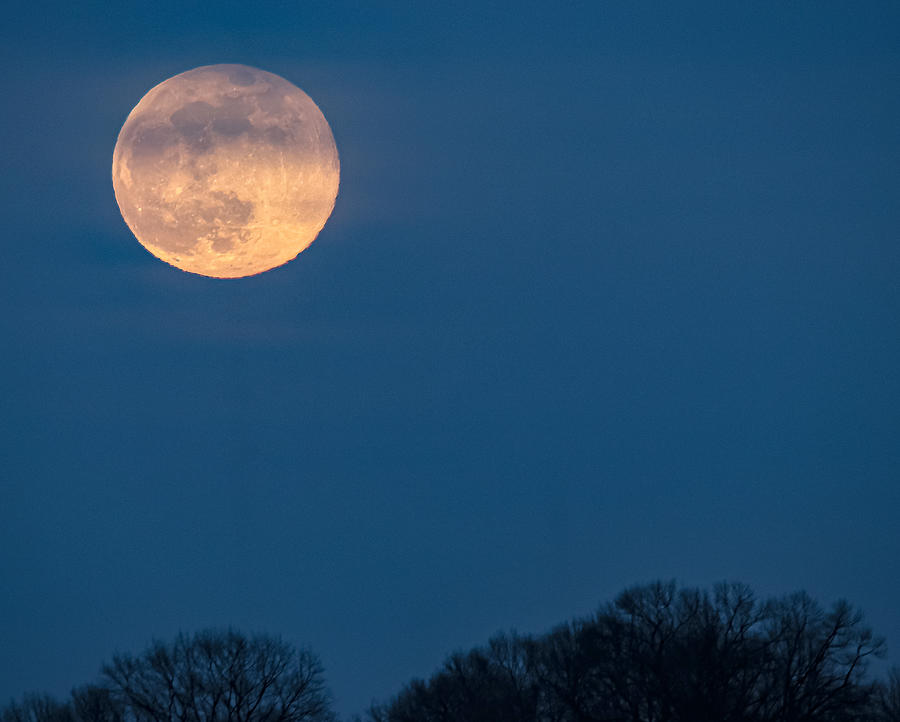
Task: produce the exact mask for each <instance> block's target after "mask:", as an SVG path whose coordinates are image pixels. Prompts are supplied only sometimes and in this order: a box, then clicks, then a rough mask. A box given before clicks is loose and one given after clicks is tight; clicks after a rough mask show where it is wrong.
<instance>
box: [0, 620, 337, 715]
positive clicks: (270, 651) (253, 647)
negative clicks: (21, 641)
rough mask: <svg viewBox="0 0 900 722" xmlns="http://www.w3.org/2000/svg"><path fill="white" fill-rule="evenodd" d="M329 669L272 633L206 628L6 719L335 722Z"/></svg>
mask: <svg viewBox="0 0 900 722" xmlns="http://www.w3.org/2000/svg"><path fill="white" fill-rule="evenodd" d="M334 719H335V717H334V715H333V714H332V712H331V702H330V698H329V695H328V693H327V691H326V689H325V684H324V681H323V676H322V666H321V664H320V663H319V661H318V659H317V658H316V657H315V656H314V655H313V654H312V653H311V652H308V651H306V650H297V649H295V648H294V647H292V646H291V645H289V644H287V643H285V642H283V641H281V640H279V639H276V638H273V637H267V636H262V635H260V636H254V637H246V636H244V635H242V634H240V633H238V632H236V631H233V630H228V631H226V632H218V631H205V632H200V633H198V634H195V635H193V636H185V635H181V636H179V637H178V638H177V639H176V640H175V641H174V643H172V644H164V643H162V642H156V643H154V644H153V645H151V646H150V648H149V649H147V650H146V651H145V652H144V653H143V654H141V655H139V656H137V657H133V656H131V655H127V654H126V655H118V656H116V657H114V658H113V660H112V662H111V663H109V664H107V665H105V666H104V667H103V670H102V677H101V682H100V684H98V685H88V686H85V687H81V688H79V689H76V690H75V691H74V692H73V693H72V697H71V699H70V700H69V701H68V702H66V703H59V702H56V701H54V700H53V699H51V698H49V697H46V696H33V695H32V696H26V697H25V698H24V699H23V701H22V703H21V704H11V705H9V706H8V707H7V708H6V709H5V710H4V711H3V713H2V718H0V722H332V721H333V720H334Z"/></svg>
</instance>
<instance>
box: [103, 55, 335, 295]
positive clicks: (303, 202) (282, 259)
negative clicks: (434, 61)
mask: <svg viewBox="0 0 900 722" xmlns="http://www.w3.org/2000/svg"><path fill="white" fill-rule="evenodd" d="M112 176H113V189H114V190H115V194H116V201H117V202H118V204H119V209H120V210H121V212H122V217H123V218H124V219H125V222H126V223H127V224H128V227H129V228H131V230H132V231H133V232H134V235H135V236H136V237H137V239H138V240H139V241H140V242H141V244H142V245H143V246H144V247H145V248H146V249H147V250H148V251H150V253H152V254H153V255H154V256H156V257H158V258H160V259H162V260H163V261H165V262H166V263H170V264H172V265H173V266H176V267H178V268H180V269H182V270H185V271H190V272H191V273H199V274H201V275H204V276H213V277H216V278H238V277H241V276H250V275H253V274H256V273H261V272H263V271H268V270H269V269H271V268H275V267H276V266H280V265H282V264H283V263H287V262H288V261H290V260H291V259H292V258H294V257H295V256H297V254H298V253H300V252H301V251H303V250H304V249H305V248H307V247H308V246H309V244H310V243H312V242H313V240H314V239H315V237H316V236H317V235H318V233H319V231H321V230H322V227H323V226H324V225H325V221H327V220H328V216H330V215H331V211H332V209H333V208H334V201H335V198H336V197H337V192H338V182H339V179H340V163H339V161H338V153H337V148H336V147H335V144H334V137H333V136H332V134H331V128H330V127H329V126H328V121H326V120H325V116H324V115H322V112H321V111H320V110H319V108H318V106H317V105H316V104H315V103H314V102H313V101H312V99H311V98H310V97H309V96H308V95H307V94H306V93H304V92H303V91H302V90H300V88H298V87H296V86H295V85H292V84H291V83H289V82H288V81H287V80H285V79H284V78H281V77H279V76H277V75H273V74H272V73H267V72H266V71H264V70H258V69H256V68H250V67H247V66H245V65H206V66H203V67H200V68H195V69H194V70H188V71H187V72H184V73H181V74H179V75H176V76H174V77H172V78H169V79H168V80H166V81H164V82H162V83H160V84H159V85H157V86H156V87H155V88H153V89H151V90H150V91H149V92H148V93H147V94H146V95H145V96H144V97H143V98H141V101H140V102H139V103H138V104H137V106H135V108H134V110H132V111H131V113H130V114H129V116H128V119H127V120H126V121H125V125H124V126H122V130H121V131H120V133H119V138H118V140H117V141H116V148H115V151H114V152H113V166H112Z"/></svg>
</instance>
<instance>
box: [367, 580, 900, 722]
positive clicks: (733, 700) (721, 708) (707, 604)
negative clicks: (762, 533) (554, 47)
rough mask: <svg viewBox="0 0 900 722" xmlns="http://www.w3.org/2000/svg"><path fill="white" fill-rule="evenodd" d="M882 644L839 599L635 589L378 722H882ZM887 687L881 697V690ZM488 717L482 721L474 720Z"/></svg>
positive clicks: (419, 694) (423, 692) (495, 656)
mask: <svg viewBox="0 0 900 722" xmlns="http://www.w3.org/2000/svg"><path fill="white" fill-rule="evenodd" d="M882 651H883V643H882V642H881V640H879V639H877V638H876V637H874V635H873V634H872V632H871V630H870V629H869V628H868V627H866V626H864V625H863V624H862V615H861V613H860V612H859V611H857V610H855V609H854V608H852V607H851V606H850V605H849V604H847V603H846V602H838V603H837V604H835V605H834V606H833V607H832V609H831V610H829V611H824V610H823V609H822V608H821V607H820V606H819V605H818V604H816V603H815V602H814V601H813V600H812V599H811V598H810V597H809V596H808V595H806V594H802V593H800V594H795V595H792V596H789V597H785V598H783V599H777V600H773V601H769V602H766V603H759V602H757V601H756V599H755V598H754V596H753V593H752V592H751V591H750V589H749V588H747V587H746V586H744V585H741V584H720V585H717V586H716V587H714V588H713V590H712V591H711V592H707V591H703V590H698V589H678V587H677V586H676V585H675V583H674V582H657V583H655V584H649V585H644V586H638V587H633V588H631V589H628V590H626V591H625V592H624V593H622V594H621V595H619V597H618V598H617V599H616V600H615V602H613V603H611V604H607V605H604V606H603V607H601V609H600V610H599V611H598V613H597V614H596V615H594V616H592V617H589V618H586V619H579V620H574V621H573V622H570V623H567V624H564V625H561V626H559V627H557V628H556V629H554V630H553V631H551V632H550V633H549V634H546V635H543V636H541V637H538V638H534V639H529V638H518V637H517V638H515V646H514V647H510V646H508V644H505V643H503V638H502V637H501V638H497V639H496V640H495V641H492V642H491V643H490V645H489V646H488V647H487V648H486V649H485V648H482V649H476V650H473V651H472V652H469V653H468V654H465V653H457V654H455V655H453V656H452V657H450V658H449V659H448V660H447V662H446V663H445V664H444V666H443V667H442V668H441V669H440V670H439V671H438V672H437V673H436V674H435V675H434V676H432V677H431V679H430V680H429V681H427V682H424V681H416V682H414V683H412V684H411V685H408V686H407V687H406V688H404V690H403V691H402V692H401V693H400V694H399V695H398V696H397V697H396V698H395V699H394V700H393V701H392V702H391V703H389V704H388V705H385V706H382V707H379V708H376V709H375V710H373V712H372V714H371V715H370V716H371V718H372V719H374V720H376V722H414V721H415V722H472V721H473V720H481V719H489V720H510V721H512V720H515V721H516V722H837V721H838V720H841V721H842V722H852V721H853V720H867V721H871V720H875V719H879V720H880V719H881V718H883V719H885V720H891V719H892V718H890V717H888V716H886V714H887V713H886V711H888V710H890V709H896V708H891V706H890V705H891V704H892V702H891V701H890V700H891V699H893V697H892V694H895V696H897V697H900V680H898V681H896V682H895V684H894V686H893V687H883V691H882V694H881V699H882V700H884V703H883V704H882V705H881V707H882V709H883V711H882V712H879V713H878V714H880V715H881V717H878V716H877V715H876V714H874V713H873V712H872V709H873V704H875V703H876V701H877V700H878V699H879V696H878V694H877V692H878V687H877V685H875V684H874V683H873V682H871V681H869V680H868V677H867V669H866V667H867V663H868V661H869V659H870V658H872V657H873V656H877V655H880V654H881V653H882ZM892 690H893V691H892ZM485 711H486V716H485V715H482V716H479V714H481V713H484V712H485Z"/></svg>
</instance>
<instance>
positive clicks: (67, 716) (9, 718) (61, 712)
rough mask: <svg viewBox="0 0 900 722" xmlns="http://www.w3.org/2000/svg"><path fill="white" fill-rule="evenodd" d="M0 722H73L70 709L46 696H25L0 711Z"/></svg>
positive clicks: (73, 718)
mask: <svg viewBox="0 0 900 722" xmlns="http://www.w3.org/2000/svg"><path fill="white" fill-rule="evenodd" d="M0 722H75V717H74V715H73V713H72V708H71V706H70V705H68V704H66V703H65V702H59V701H57V700H55V699H53V697H51V696H50V695H46V694H26V695H25V696H24V697H23V698H22V701H21V702H10V703H9V704H8V705H7V706H6V707H4V708H3V710H2V711H0Z"/></svg>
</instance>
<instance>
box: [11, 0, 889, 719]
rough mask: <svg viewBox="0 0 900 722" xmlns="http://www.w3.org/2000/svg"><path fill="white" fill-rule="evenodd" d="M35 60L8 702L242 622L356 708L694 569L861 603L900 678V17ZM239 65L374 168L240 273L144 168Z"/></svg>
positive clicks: (46, 29)
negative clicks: (168, 241)
mask: <svg viewBox="0 0 900 722" xmlns="http://www.w3.org/2000/svg"><path fill="white" fill-rule="evenodd" d="M0 60H2V62H3V67H4V68H5V71H4V80H3V86H4V90H3V96H2V97H3V100H4V103H3V113H2V115H0V136H2V138H3V143H2V146H3V152H2V164H3V168H2V174H0V184H2V186H3V188H2V193H0V198H2V201H0V202H2V204H3V206H2V214H3V219H4V226H3V235H2V253H3V257H2V263H0V299H2V310H0V338H2V348H3V351H2V354H0V408H2V415H0V439H2V441H0V514H2V517H0V518H2V524H0V574H2V579H3V582H2V588H0V700H6V699H8V698H9V697H11V696H18V695H20V694H21V693H22V692H24V691H26V690H32V689H43V690H49V691H51V692H53V693H56V694H65V693H66V692H67V691H68V690H69V689H70V688H71V687H72V686H73V685H75V684H79V683H82V682H86V681H90V680H92V679H93V678H94V677H95V675H96V672H97V670H98V668H99V666H100V664H101V663H102V662H103V661H104V660H106V659H108V658H109V657H110V656H111V655H112V654H113V653H114V652H115V651H116V650H123V651H139V650H140V649H142V648H143V647H144V645H145V644H147V643H148V642H149V641H150V640H151V639H153V638H154V637H162V638H171V637H172V636H173V635H174V634H175V633H176V632H177V631H179V630H185V631H193V630H197V629H199V628H202V627H206V626H211V625H212V626H221V625H228V624H232V625H236V626H238V627H240V628H242V629H244V630H261V631H269V632H272V633H278V634H281V635H283V636H284V637H285V638H286V639H288V640H290V641H292V642H297V643H302V644H308V645H310V646H311V647H312V648H313V649H314V650H316V651H317V652H318V653H319V654H320V655H321V656H322V658H323V660H324V662H325V664H326V666H327V676H328V681H329V684H330V686H331V688H332V690H333V692H334V694H335V697H336V699H337V708H338V709H339V710H340V711H341V712H342V713H347V714H349V713H351V712H355V711H361V710H362V709H363V708H364V707H365V705H366V704H367V703H368V702H369V701H370V700H371V699H373V698H385V697H387V696H389V695H390V694H392V693H394V692H396V691H397V690H398V688H399V687H400V685H401V684H402V683H403V682H405V681H406V680H408V679H409V678H410V677H411V676H413V675H426V674H428V673H429V672H430V671H431V670H432V669H433V668H434V667H435V666H436V665H438V664H439V663H440V662H441V660H442V659H443V658H444V656H445V654H447V653H448V652H450V651H452V650H453V649H456V648H460V647H464V646H469V645H472V644H475V643H477V642H480V641H483V640H485V639H486V638H487V637H488V635H490V634H491V633H493V632H494V631H496V630H499V629H501V628H510V627H515V628H517V629H519V630H521V631H526V632H530V631H543V630H546V629H547V628H549V627H550V626H551V625H553V624H555V623H556V622H559V621H562V620H564V619H566V618H568V617H571V616H573V615H578V614H585V613H588V612H590V611H591V610H592V609H593V608H595V606H596V605H597V604H598V603H599V602H601V601H605V600H607V599H609V598H610V597H611V596H613V595H614V594H615V593H617V592H618V591H620V590H621V589H622V588H623V587H625V586H626V585H629V584H632V583H635V582H643V581H648V580H651V579H654V578H658V577H664V578H669V577H676V578H678V579H680V580H682V581H683V582H685V583H689V584H700V585H709V584H712V583H713V582H715V581H718V580H721V579H731V580H742V581H745V582H747V583H749V584H751V585H752V586H753V587H754V588H755V589H756V590H757V591H758V592H759V593H760V594H761V595H768V594H772V593H783V592H790V591H794V590H796V589H800V588H804V589H807V590H808V591H809V592H810V593H812V594H813V595H815V596H816V597H818V598H819V599H821V600H822V601H825V602H830V601H831V600H833V599H835V598H837V597H841V596H845V597H848V598H849V599H850V600H851V601H852V602H854V603H856V604H858V605H860V606H862V608H863V609H864V610H865V611H866V613H867V616H868V619H869V620H870V621H871V623H872V624H873V625H874V626H875V628H876V629H877V630H878V631H880V632H881V633H882V634H885V635H886V636H887V638H888V642H889V644H890V646H891V648H892V650H893V654H892V657H891V659H892V660H893V661H894V663H898V662H900V656H898V655H900V616H898V613H897V603H898V599H900V565H898V557H900V525H898V518H900V513H898V512H900V489H898V480H900V441H898V433H900V283H898V279H900V122H898V121H900V92H898V89H900V5H898V4H897V3H896V2H893V1H891V2H866V3H857V2H844V3H834V2H792V3H785V2H753V3H749V2H734V3H729V2H726V3H722V2H709V3H703V4H699V3H669V2H660V3H632V2H627V3H621V4H618V3H617V4H605V3H600V2H564V3H550V2H546V1H545V2H540V3H537V2H522V1H519V2H511V1H510V2H486V1H485V0H462V1H460V2H454V3H445V2H441V3H437V2H434V3H432V2H410V3H400V2H368V3H358V2H350V1H349V0H347V1H338V2H335V1H334V0H328V1H327V2H321V3H318V2H317V3H300V2H282V3H266V2H263V3H250V2H240V3H238V2H218V3H210V4H198V3H184V2H180V3H149V2H148V3H127V2H124V3H123V2H120V3H115V4H110V3H100V2H94V3H91V2H89V1H88V2H79V3H72V2H62V1H61V0H60V1H58V2H50V3H40V2H35V3H21V4H17V6H15V7H13V8H12V9H11V10H10V9H7V11H6V13H5V14H4V18H3V22H2V26H0ZM222 62H237V63H245V64H248V65H254V66H257V67H260V68H264V69H266V70H269V71H272V72H275V73H278V74H279V75H282V76H284V77H285V78H287V79H289V80H291V81H292V82H294V83H295V84H297V85H298V86H300V87H301V88H303V89H304V90H305V91H306V92H308V93H309V94H310V95H311V96H312V98H313V99H314V100H315V101H316V102H317V103H318V104H319V106H320V107H321V109H322V110H323V112H324V113H325V116H326V117H327V118H328V120H329V122H330V123H331V126H332V129H333V131H334V135H335V138H336V140H337V144H338V149H339V151H340V154H341V163H342V178H341V191H340V194H339V196H338V200H337V205H336V207H335V211H334V214H333V216H332V218H331V220H330V221H329V223H328V225H327V226H326V227H325V229H324V230H323V232H322V233H321V234H320V236H319V238H318V240H317V241H316V242H315V243H314V244H313V245H312V247H311V248H310V249H309V250H307V251H306V252H304V253H303V254H302V255H301V256H300V257H299V258H298V259H297V260H295V261H293V262H292V263H290V264H288V265H286V266H284V267H282V268H279V269H277V270H274V271H272V272H269V273H266V274H263V275H260V276H256V277H253V278H248V279H243V280H239V281H220V280H213V279H207V278H202V277H198V276H194V275H190V274H186V273H183V272H180V271H177V270H175V269H173V268H171V267H169V266H167V265H165V264H164V263H162V262H160V261H158V260H156V259H155V258H154V257H152V256H151V255H150V254H148V253H147V252H146V251H144V250H143V248H142V247H141V246H140V245H139V244H138V243H137V241H136V240H135V239H134V237H133V236H132V235H131V233H130V231H129V230H128V228H127V227H126V226H125V224H124V222H123V221H122V219H121V217H120V215H119V212H118V209H117V207H116V203H115V199H114V197H113V192H112V186H111V180H110V166H111V159H112V150H113V146H114V144H115V140H116V135H117V133H118V131H119V128H120V127H121V125H122V123H123V122H124V120H125V117H126V116H127V114H128V113H129V111H130V110H131V109H132V107H133V106H134V105H135V104H136V103H137V101H138V100H140V98H141V97H142V95H143V94H144V93H145V92H146V91H147V90H148V89H150V88H151V87H152V86H153V85H155V84H157V83H159V82H161V81H162V80H164V79H165V78H168V77H170V76H172V75H174V74H176V73H178V72H181V71H183V70H187V69H189V68H192V67H196V66H198V65H206V64H210V63H222Z"/></svg>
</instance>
